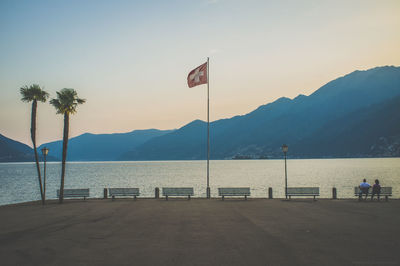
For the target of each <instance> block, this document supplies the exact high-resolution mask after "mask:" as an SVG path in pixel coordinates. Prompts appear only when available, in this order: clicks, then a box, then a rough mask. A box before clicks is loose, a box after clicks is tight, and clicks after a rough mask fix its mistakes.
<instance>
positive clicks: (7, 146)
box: [0, 134, 35, 162]
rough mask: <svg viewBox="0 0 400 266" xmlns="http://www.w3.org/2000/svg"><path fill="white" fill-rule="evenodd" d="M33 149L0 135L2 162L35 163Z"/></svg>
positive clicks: (0, 159) (0, 156) (0, 157)
mask: <svg viewBox="0 0 400 266" xmlns="http://www.w3.org/2000/svg"><path fill="white" fill-rule="evenodd" d="M34 158H35V157H34V155H33V149H32V148H31V147H29V146H28V145H26V144H23V143H21V142H18V141H15V140H12V139H9V138H7V137H5V136H3V135H1V134H0V162H30V161H34V160H35V159H34Z"/></svg>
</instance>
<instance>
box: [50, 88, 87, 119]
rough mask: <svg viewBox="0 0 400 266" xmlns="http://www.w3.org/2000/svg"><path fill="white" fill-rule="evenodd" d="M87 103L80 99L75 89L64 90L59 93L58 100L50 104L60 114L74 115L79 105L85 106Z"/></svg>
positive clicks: (53, 100)
mask: <svg viewBox="0 0 400 266" xmlns="http://www.w3.org/2000/svg"><path fill="white" fill-rule="evenodd" d="M85 101H86V100H85V99H80V98H78V93H77V92H76V91H75V90H74V89H68V88H64V89H62V90H61V91H58V92H57V99H52V100H51V101H50V103H51V104H52V105H53V106H54V107H55V108H56V110H57V113H58V114H64V113H69V114H74V113H76V108H77V106H78V104H83V103H85Z"/></svg>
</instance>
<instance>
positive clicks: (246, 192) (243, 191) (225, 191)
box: [218, 187, 250, 200]
mask: <svg viewBox="0 0 400 266" xmlns="http://www.w3.org/2000/svg"><path fill="white" fill-rule="evenodd" d="M218 195H219V196H222V200H224V198H225V196H229V197H232V196H242V197H243V196H244V199H245V200H247V196H250V188H249V187H221V188H218Z"/></svg>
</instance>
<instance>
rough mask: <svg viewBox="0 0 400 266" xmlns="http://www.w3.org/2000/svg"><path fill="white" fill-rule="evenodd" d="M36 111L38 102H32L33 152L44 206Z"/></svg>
mask: <svg viewBox="0 0 400 266" xmlns="http://www.w3.org/2000/svg"><path fill="white" fill-rule="evenodd" d="M36 110H37V101H36V100H33V102H32V116H31V139H32V144H33V151H34V152H35V161H36V169H37V172H38V179H39V188H40V197H41V199H42V204H43V205H44V203H45V202H44V195H43V186H42V177H41V175H40V166H39V156H38V153H37V149H36Z"/></svg>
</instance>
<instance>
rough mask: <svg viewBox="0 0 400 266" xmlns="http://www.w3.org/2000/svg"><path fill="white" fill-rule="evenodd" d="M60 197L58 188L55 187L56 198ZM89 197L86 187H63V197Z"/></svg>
mask: <svg viewBox="0 0 400 266" xmlns="http://www.w3.org/2000/svg"><path fill="white" fill-rule="evenodd" d="M59 197H60V190H59V189H57V198H59ZM81 197H84V198H86V197H89V189H88V188H78V189H76V188H74V189H64V198H81Z"/></svg>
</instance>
